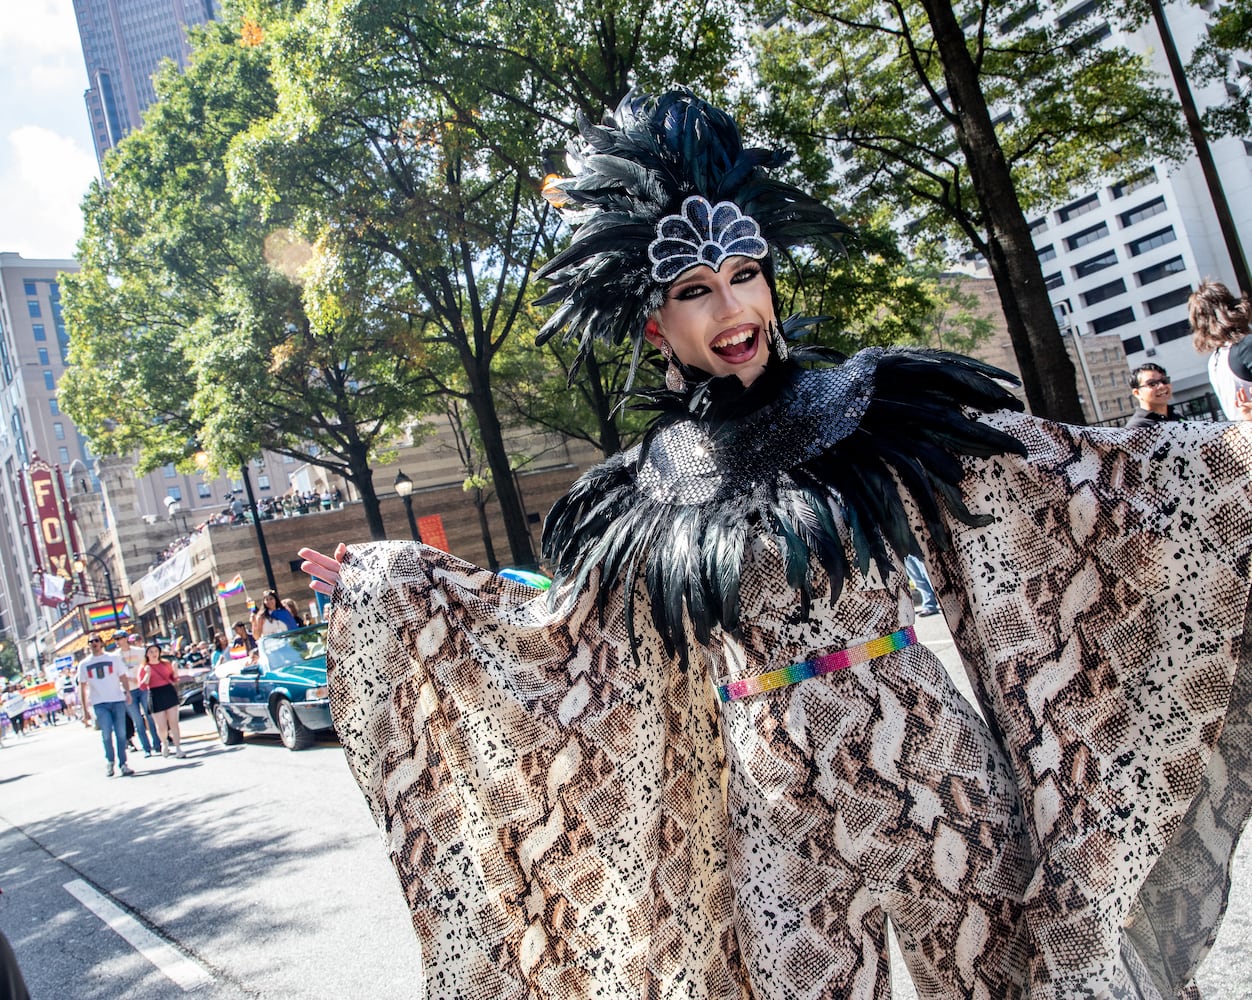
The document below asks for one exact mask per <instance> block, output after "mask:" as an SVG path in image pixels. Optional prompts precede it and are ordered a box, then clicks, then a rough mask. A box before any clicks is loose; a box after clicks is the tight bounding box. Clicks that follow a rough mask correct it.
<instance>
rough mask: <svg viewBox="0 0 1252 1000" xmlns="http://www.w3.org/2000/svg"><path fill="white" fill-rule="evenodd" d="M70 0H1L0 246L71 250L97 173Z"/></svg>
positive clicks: (45, 252)
mask: <svg viewBox="0 0 1252 1000" xmlns="http://www.w3.org/2000/svg"><path fill="white" fill-rule="evenodd" d="M86 89H87V72H86V70H85V69H84V68H83V53H82V48H81V47H80V46H79V43H78V26H77V25H76V24H75V21H74V4H73V0H0V251H15V252H17V253H20V254H21V255H22V256H23V257H28V258H58V257H72V256H74V251H75V246H76V244H77V242H78V238H79V236H81V235H82V214H81V211H80V208H79V206H80V204H81V202H82V197H83V195H84V194H85V193H86V191H87V187H88V185H89V184H90V183H91V181H92V180H93V179H94V178H95V177H96V176H97V169H96V156H95V152H94V151H93V150H92V145H91V132H90V130H89V129H88V127H87V111H86V107H85V106H84V104H83V91H84V90H86Z"/></svg>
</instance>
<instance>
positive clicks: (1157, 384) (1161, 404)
mask: <svg viewBox="0 0 1252 1000" xmlns="http://www.w3.org/2000/svg"><path fill="white" fill-rule="evenodd" d="M1130 394H1131V395H1132V396H1134V397H1135V399H1136V400H1137V401H1138V403H1139V409H1137V410H1135V412H1134V415H1133V416H1131V418H1130V419H1129V420H1127V421H1126V426H1127V427H1151V426H1153V425H1154V424H1158V423H1160V422H1161V421H1164V420H1177V419H1178V415H1177V414H1175V413H1174V411H1173V409H1172V408H1171V407H1170V405H1169V401H1170V400H1171V399H1173V398H1174V389H1173V387H1172V386H1171V385H1170V384H1169V372H1167V371H1166V370H1165V369H1164V368H1162V367H1161V366H1160V365H1157V364H1153V363H1152V362H1150V361H1149V362H1148V363H1147V364H1145V365H1140V366H1139V367H1138V368H1136V369H1135V370H1134V371H1133V372H1131V373H1130Z"/></svg>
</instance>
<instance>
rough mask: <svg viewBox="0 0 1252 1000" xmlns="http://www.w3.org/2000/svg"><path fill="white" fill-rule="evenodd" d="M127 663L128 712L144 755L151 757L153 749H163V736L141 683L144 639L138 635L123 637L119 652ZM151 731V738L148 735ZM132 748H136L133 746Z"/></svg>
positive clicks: (145, 689) (147, 694) (146, 692)
mask: <svg viewBox="0 0 1252 1000" xmlns="http://www.w3.org/2000/svg"><path fill="white" fill-rule="evenodd" d="M118 655H119V656H121V658H122V662H123V663H125V664H126V679H127V680H128V681H129V682H130V701H129V702H128V703H127V705H126V712H127V714H128V715H129V716H130V721H131V723H132V724H133V725H134V727H135V732H136V733H138V735H139V744H140V746H142V747H143V755H144V756H145V757H151V756H152V751H153V749H154V748H155V749H156V750H158V751H159V750H160V749H161V738H160V737H159V736H158V735H157V727H156V720H155V719H153V718H152V704H151V702H150V701H149V700H148V699H149V697H150V695H149V692H148V689H147V688H145V687H143V685H141V684H140V683H139V668H140V666H141V665H142V664H143V656H144V654H143V640H142V639H141V638H140V637H139V636H137V635H124V636H123V637H122V639H121V650H120V651H119V653H118ZM149 733H151V735H152V738H151V740H149V739H148V735H149ZM130 749H132V750H133V749H134V747H131V748H130Z"/></svg>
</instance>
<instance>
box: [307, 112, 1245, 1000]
mask: <svg viewBox="0 0 1252 1000" xmlns="http://www.w3.org/2000/svg"><path fill="white" fill-rule="evenodd" d="M781 162H782V157H781V156H779V155H778V154H776V153H774V152H770V151H766V150H760V149H745V148H744V147H743V145H742V143H741V140H740V136H739V132H738V129H737V128H736V126H735V124H734V122H733V121H731V120H730V119H729V118H728V117H727V116H726V115H725V114H723V113H722V112H720V111H718V110H717V109H715V108H713V107H711V106H710V105H708V104H706V103H705V102H703V101H701V100H699V99H698V98H696V97H694V96H692V95H691V94H690V93H688V92H686V91H675V92H671V93H668V94H665V95H662V96H660V97H637V96H636V97H631V98H628V99H627V100H626V101H624V102H623V103H622V105H621V106H620V107H618V109H617V110H616V111H615V112H614V113H613V114H611V115H609V116H607V117H606V119H605V121H604V123H603V124H602V125H593V124H589V123H587V124H584V125H583V127H582V130H581V136H580V138H579V139H578V140H576V141H575V142H574V144H573V145H572V148H571V155H570V167H571V176H570V177H569V178H565V179H561V180H555V181H553V182H552V183H550V184H549V185H548V187H547V189H546V194H547V195H548V196H549V197H550V199H551V200H553V201H554V202H555V203H557V204H559V206H560V207H561V209H562V211H563V212H564V213H565V214H566V215H567V217H568V218H569V219H570V220H571V221H573V222H575V223H576V225H577V229H576V230H575V233H574V238H573V241H572V242H571V244H570V246H569V248H568V249H567V250H565V251H564V252H562V253H560V254H558V255H557V256H556V257H555V258H554V259H553V260H552V261H550V262H549V263H548V265H547V266H546V267H545V268H544V270H543V272H542V275H541V276H542V277H545V278H547V280H548V281H549V282H550V283H551V285H550V290H549V292H548V293H547V295H546V296H545V301H547V302H550V303H558V304H559V305H558V308H557V310H556V311H555V313H554V314H553V316H552V318H551V320H550V321H549V322H548V324H547V325H546V326H545V328H544V330H543V332H542V334H541V336H542V337H551V336H557V335H562V336H565V337H567V338H573V339H575V340H577V342H578V343H579V345H580V346H581V349H582V350H583V351H584V352H586V351H588V350H589V349H590V346H591V344H592V342H593V340H594V339H595V338H600V339H603V340H605V341H607V342H609V343H614V344H620V343H627V344H629V345H631V346H632V347H633V351H634V360H635V362H636V363H637V362H638V361H639V360H640V359H641V355H642V351H643V349H644V344H645V342H646V343H649V344H652V345H654V346H655V347H656V348H657V349H658V350H659V351H660V352H661V354H662V356H663V357H664V358H665V359H667V363H668V374H667V380H666V386H667V387H666V389H664V390H657V391H653V392H651V393H649V394H647V398H648V401H649V405H651V406H652V407H654V408H655V409H656V411H657V416H656V419H655V421H654V423H653V424H652V426H651V428H650V429H649V431H648V433H647V435H646V436H645V438H644V440H643V442H642V444H641V445H640V446H638V447H636V448H633V449H631V450H629V451H627V452H625V453H624V454H621V455H619V456H616V457H614V458H612V459H610V460H609V461H607V462H606V463H604V464H603V465H601V466H599V467H597V468H595V469H593V470H591V471H590V472H588V473H587V474H586V475H584V476H583V477H582V478H581V479H580V480H579V481H578V482H577V483H575V484H574V486H573V488H572V489H571V490H570V492H569V493H568V494H567V495H566V496H565V497H564V498H563V499H562V500H561V501H559V502H558V503H557V504H556V506H555V507H554V508H553V510H552V512H551V514H550V515H549V517H548V520H547V522H546V524H545V528H544V555H545V558H546V559H547V560H548V561H549V563H550V564H551V565H552V566H553V567H555V568H556V571H557V582H556V585H555V586H554V587H553V589H552V591H551V592H550V594H548V595H539V596H535V591H533V590H530V589H528V588H526V587H524V586H522V585H520V584H516V583H512V582H509V581H506V580H502V579H500V578H498V577H496V576H493V575H492V574H491V573H488V572H486V571H484V570H481V569H477V568H475V567H473V566H470V565H468V564H466V563H464V562H462V561H460V560H458V559H456V558H454V557H452V556H450V555H448V554H446V553H443V552H440V551H437V550H434V549H430V548H426V547H424V546H421V545H413V544H408V543H405V544H398V543H381V544H376V545H367V546H360V547H354V548H352V549H345V548H344V547H342V546H341V547H340V548H339V549H338V550H337V551H336V552H335V553H334V555H333V556H326V555H322V554H320V553H317V552H312V551H308V550H304V551H303V552H302V554H303V555H304V556H305V558H306V560H307V561H306V563H305V568H306V570H307V571H309V572H310V573H311V574H312V575H313V576H314V577H315V583H314V587H315V589H319V590H322V591H324V592H327V593H330V592H332V591H333V594H334V600H333V604H332V608H331V612H330V627H329V649H330V663H331V675H330V684H331V697H332V707H333V710H334V716H335V723H336V728H337V730H338V732H339V735H340V737H341V739H342V741H343V744H344V749H345V752H346V754H347V757H348V761H349V763H350V765H351V767H352V770H353V773H354V774H355V776H356V778H357V780H358V782H359V783H360V785H361V788H362V790H363V791H364V793H365V796H366V799H367V800H368V803H369V806H370V808H371V810H372V811H373V813H374V816H375V819H376V820H377V822H378V824H379V826H380V828H381V830H382V832H383V837H384V840H385V842H386V845H387V848H388V850H389V852H390V855H391V858H392V861H393V862H394V864H395V866H396V869H397V872H398V873H399V876H400V880H401V883H402V885H403V889H404V892H405V895H406V898H407V900H408V903H409V906H410V909H411V911H412V913H413V920H414V925H415V927H416V930H417V933H418V937H419V940H420V943H421V953H420V967H421V975H422V977H423V978H424V983H425V986H426V989H427V994H428V995H429V996H430V997H432V998H443V997H466V998H468V997H490V998H492V1000H520V998H544V1000H557V998H560V1000H572V998H590V997H623V998H630V1000H637V998H640V997H645V998H656V1000H677V998H680V997H682V998H718V1000H724V998H770V1000H802V998H810V997H811V998H829V1000H834V998H845V1000H885V998H887V997H889V996H890V983H889V966H888V961H887V950H886V923H885V921H886V918H887V917H890V919H891V922H892V924H893V926H894V928H895V931H896V933H897V936H898V938H899V940H900V943H901V946H902V949H903V952H904V957H905V959H906V962H907V964H908V967H909V969H910V971H911V973H912V976H913V979H914V981H915V983H916V985H917V989H918V992H919V994H920V995H921V996H923V997H945V998H947V997H970V998H986V1000H1002V998H1011V997H1026V996H1029V997H1030V998H1032V1000H1039V998H1044V997H1047V998H1056V1000H1061V998H1064V1000H1073V998H1076V997H1134V998H1159V997H1174V996H1195V995H1196V994H1195V992H1194V984H1193V982H1192V980H1193V977H1194V974H1195V970H1196V967H1197V965H1198V963H1199V962H1200V960H1201V959H1202V958H1203V956H1204V954H1205V953H1206V951H1207V949H1208V947H1209V946H1210V945H1211V943H1212V937H1213V934H1214V933H1215V928H1216V924H1217V921H1218V920H1219V919H1220V916H1221V913H1222V911H1223V909H1224V904H1225V893H1226V891H1227V886H1228V881H1229V880H1228V865H1229V860H1230V856H1231V853H1232V851H1233V849H1234V846H1235V843H1236V841H1237V839H1238V836H1239V833H1240V831H1241V829H1242V826H1243V823H1244V821H1245V819H1246V817H1247V815H1248V812H1249V806H1250V802H1252V796H1250V795H1249V789H1248V785H1247V779H1248V774H1249V767H1248V760H1247V755H1248V753H1249V748H1252V732H1250V727H1249V701H1250V699H1249V691H1248V687H1249V683H1250V678H1249V674H1248V671H1247V669H1246V662H1245V661H1246V659H1247V649H1246V615H1247V611H1248V595H1249V583H1248V561H1249V554H1250V544H1252V541H1250V540H1252V501H1250V497H1249V485H1248V484H1249V473H1250V472H1252V433H1249V431H1252V427H1244V426H1235V425H1206V426H1199V425H1194V424H1184V425H1174V426H1168V427H1160V428H1149V429H1145V430H1141V431H1134V432H1131V431H1125V430H1085V429H1079V428H1072V427H1065V426H1060V425H1056V424H1051V423H1047V422H1045V421H1041V420H1037V419H1034V418H1031V417H1028V416H1025V415H1023V414H1021V413H1019V412H1017V411H1018V410H1019V409H1020V406H1019V405H1018V404H1017V403H1016V402H1015V401H1014V399H1013V397H1012V396H1011V395H1010V394H1009V393H1008V392H1007V391H1006V390H1005V389H1004V388H1003V387H1002V386H1001V385H1000V384H999V382H998V381H997V378H998V377H999V376H1000V375H1001V374H1002V373H1000V372H997V371H996V370H994V369H990V368H987V367H986V366H984V365H981V364H979V363H978V362H974V361H971V360H968V359H964V358H960V357H957V356H955V355H951V354H946V353H938V352H929V351H914V350H883V349H870V350H866V351H863V352H861V353H859V354H857V355H855V356H854V357H852V358H851V359H847V360H843V359H839V358H835V357H833V356H832V355H830V354H828V353H824V352H821V351H817V350H815V349H812V348H807V349H806V348H800V347H798V346H796V345H794V344H793V343H789V337H788V334H789V333H792V332H793V331H794V330H795V329H796V328H798V327H799V326H801V325H803V324H798V323H792V324H786V323H779V321H778V297H777V294H776V292H775V287H774V267H775V265H776V263H778V262H780V261H781V260H783V259H784V258H785V255H786V254H788V253H809V252H813V250H814V248H816V249H821V248H824V247H830V246H831V245H833V244H835V243H837V241H838V240H839V239H840V238H841V237H842V235H843V234H844V233H845V230H844V227H843V226H842V225H841V224H840V223H839V222H838V220H837V219H836V218H835V217H834V215H833V214H832V213H831V212H830V211H829V210H828V209H826V208H825V207H824V206H822V205H821V204H819V203H818V202H816V201H814V200H813V199H812V198H810V197H808V196H807V195H805V194H803V193H802V192H800V191H798V190H797V189H795V188H794V187H791V186H789V185H787V184H784V183H782V182H780V181H778V180H777V179H774V178H772V177H771V175H770V171H771V169H773V168H775V167H777V166H778V165H779V164H780V163H781ZM802 248H803V249H802ZM907 555H921V556H924V559H925V562H926V563H927V565H928V566H929V567H930V569H931V573H932V579H933V580H934V583H935V585H936V589H937V591H938V593H939V596H940V600H941V602H942V605H943V609H944V612H945V615H946V616H947V619H948V622H949V624H950V626H951V628H952V632H953V636H954V638H955V639H956V642H957V644H958V646H959V648H960V650H961V652H962V655H963V657H964V660H965V663H966V665H967V668H968V670H969V671H970V675H971V680H972V682H973V686H974V689H975V691H976V693H977V696H978V699H979V702H980V708H981V709H982V713H983V715H982V716H980V714H979V712H978V711H977V710H975V709H974V708H973V707H972V706H971V705H970V704H968V703H967V702H966V701H965V700H964V699H963V698H962V697H961V696H960V694H959V693H958V692H957V690H956V689H955V688H954V686H953V684H952V683H951V681H950V680H949V679H948V677H947V676H946V674H945V673H944V670H943V668H942V666H941V665H940V663H939V661H938V660H937V659H936V657H935V656H934V655H933V654H932V653H931V652H930V651H929V650H927V649H926V648H925V647H924V646H922V645H920V644H918V642H917V641H916V638H915V636H914V633H913V630H912V627H911V626H912V621H913V606H912V602H911V600H910V597H909V590H908V581H907V576H906V574H905V570H904V566H903V561H904V558H905V556H907ZM983 717H985V718H986V720H987V721H986V722H984V721H983Z"/></svg>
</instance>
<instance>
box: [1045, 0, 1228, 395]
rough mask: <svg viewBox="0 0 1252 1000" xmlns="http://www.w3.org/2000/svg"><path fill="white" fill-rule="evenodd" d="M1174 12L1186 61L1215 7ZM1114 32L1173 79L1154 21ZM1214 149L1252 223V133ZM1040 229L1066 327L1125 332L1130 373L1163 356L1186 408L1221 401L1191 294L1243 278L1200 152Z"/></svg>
mask: <svg viewBox="0 0 1252 1000" xmlns="http://www.w3.org/2000/svg"><path fill="white" fill-rule="evenodd" d="M1088 5H1090V0H1088V3H1087V4H1078V5H1075V8H1074V9H1075V10H1077V9H1079V8H1081V7H1085V6H1088ZM1166 12H1167V15H1168V18H1169V22H1170V25H1171V29H1172V34H1173V36H1174V39H1175V42H1176V43H1177V45H1178V47H1179V50H1180V55H1181V57H1182V59H1183V62H1184V63H1185V62H1186V61H1187V60H1188V59H1189V58H1190V55H1191V50H1192V49H1193V48H1194V47H1195V45H1196V44H1197V43H1198V42H1199V40H1200V38H1201V37H1203V31H1204V25H1205V18H1206V17H1207V14H1206V13H1205V10H1204V9H1203V7H1200V6H1193V5H1190V4H1181V3H1173V4H1169V5H1168V6H1167V8H1166ZM1102 35H1103V37H1104V38H1105V39H1107V40H1108V44H1121V45H1124V46H1126V47H1127V48H1128V49H1130V50H1131V51H1135V52H1143V53H1145V54H1147V56H1148V57H1149V59H1150V61H1151V63H1152V65H1153V67H1154V68H1155V69H1156V70H1157V71H1158V72H1159V73H1160V74H1161V76H1162V80H1163V81H1165V82H1167V81H1168V80H1169V77H1168V70H1167V67H1166V64H1165V57H1164V55H1163V53H1162V51H1161V42H1160V38H1159V36H1158V35H1157V33H1156V30H1155V28H1154V27H1153V26H1152V25H1151V24H1150V23H1149V24H1148V25H1147V26H1146V27H1144V28H1143V29H1141V30H1140V31H1137V32H1135V33H1133V34H1123V33H1120V32H1118V31H1116V30H1115V29H1114V28H1113V27H1112V26H1108V27H1107V30H1106V31H1104V32H1102ZM1250 61H1252V57H1250ZM1192 92H1193V94H1194V96H1195V99H1196V102H1197V103H1198V104H1199V105H1200V107H1201V108H1202V109H1203V108H1204V107H1206V106H1209V105H1213V104H1217V103H1219V102H1221V101H1222V100H1224V99H1225V97H1226V92H1225V89H1224V86H1223V84H1221V83H1216V84H1209V85H1207V86H1199V85H1197V83H1196V82H1195V81H1192ZM1211 148H1212V151H1213V156H1214V159H1215V161H1216V164H1217V170H1218V174H1219V176H1220V178H1221V183H1222V187H1223V188H1224V190H1225V194H1226V200H1227V202H1228V203H1229V205H1230V207H1231V211H1232V214H1233V216H1234V221H1235V228H1236V230H1237V231H1238V232H1240V233H1242V234H1247V233H1252V142H1249V141H1247V140H1244V139H1239V138H1226V139H1221V140H1219V141H1217V142H1215V143H1212V146H1211ZM1031 233H1032V236H1033V239H1034V244H1035V248H1036V250H1037V252H1038V254H1039V259H1040V261H1041V262H1042V264H1043V273H1044V277H1045V280H1046V282H1047V284H1048V294H1049V296H1050V297H1051V299H1052V303H1053V306H1054V308H1055V309H1056V312H1057V315H1058V318H1059V320H1060V324H1061V328H1062V331H1063V332H1064V333H1065V334H1067V335H1069V336H1072V337H1078V338H1080V339H1082V338H1087V337H1090V336H1097V335H1107V334H1116V335H1117V337H1118V338H1119V339H1120V341H1121V345H1122V349H1123V351H1124V353H1125V356H1126V365H1125V367H1126V371H1127V372H1129V371H1130V370H1131V369H1133V368H1135V367H1137V366H1138V365H1140V364H1143V363H1144V362H1146V361H1152V362H1155V363H1157V364H1160V365H1161V366H1162V367H1164V368H1165V369H1166V370H1167V371H1168V372H1169V373H1170V375H1171V376H1172V377H1173V380H1174V398H1175V401H1176V402H1178V403H1180V404H1182V407H1183V409H1184V411H1186V410H1188V409H1191V410H1193V411H1194V412H1196V413H1197V414H1198V413H1200V412H1202V411H1204V410H1207V409H1208V408H1209V407H1208V404H1209V400H1208V398H1207V397H1208V396H1209V385H1208V376H1207V369H1206V364H1207V356H1202V355H1199V354H1197V353H1196V352H1195V350H1194V349H1193V348H1192V346H1191V329H1190V324H1189V323H1188V320H1187V298H1188V296H1189V295H1190V294H1191V291H1192V289H1194V288H1195V287H1196V285H1198V284H1199V283H1200V281H1202V280H1203V279H1205V278H1217V279H1219V280H1222V281H1225V282H1226V283H1227V284H1229V285H1231V286H1232V287H1233V286H1234V285H1235V284H1236V282H1235V280H1234V277H1233V272H1232V268H1231V264H1230V257H1229V254H1228V253H1227V250H1226V246H1225V244H1224V242H1223V241H1222V236H1221V230H1220V227H1219V225H1218V221H1217V215H1216V212H1215V210H1214V208H1213V203H1212V199H1211V198H1210V196H1209V192H1208V189H1207V187H1206V185H1205V182H1204V177H1203V175H1202V173H1201V170H1200V166H1199V161H1198V158H1197V157H1196V156H1195V155H1192V156H1191V157H1190V158H1188V159H1187V160H1186V161H1185V162H1183V163H1182V164H1178V165H1170V164H1165V163H1157V164H1152V165H1149V166H1147V167H1146V168H1145V169H1142V170H1139V171H1136V172H1134V173H1132V174H1130V175H1128V176H1124V177H1113V178H1109V179H1108V180H1107V183H1104V184H1102V185H1100V186H1099V187H1097V188H1095V189H1093V190H1088V191H1082V192H1079V193H1077V194H1076V196H1075V197H1074V198H1072V199H1071V200H1069V201H1068V202H1066V203H1065V204H1063V205H1061V206H1059V207H1057V208H1055V209H1054V210H1052V211H1049V212H1047V213H1044V214H1042V215H1040V216H1038V217H1037V218H1035V219H1033V220H1032V221H1031ZM1243 242H1244V251H1243V252H1244V255H1245V256H1249V257H1252V240H1249V239H1247V237H1246V235H1245V237H1244V241H1243ZM1245 291H1248V292H1252V289H1245ZM1127 384H1128V383H1127ZM1128 391H1129V390H1128V389H1127V392H1128Z"/></svg>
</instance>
